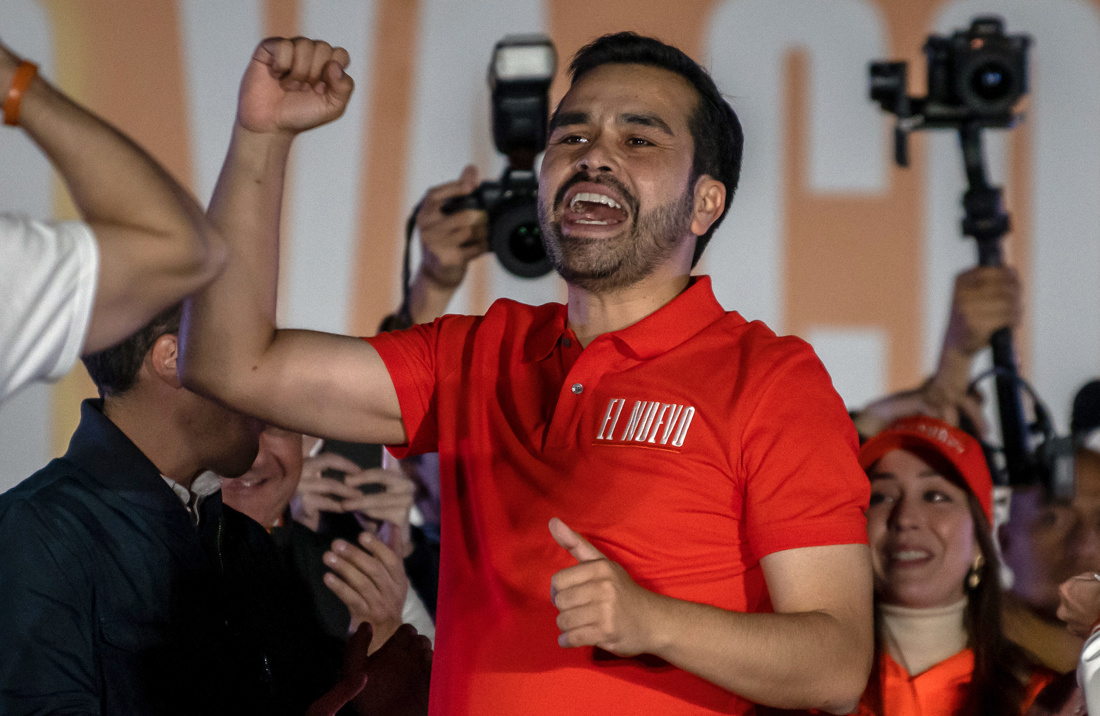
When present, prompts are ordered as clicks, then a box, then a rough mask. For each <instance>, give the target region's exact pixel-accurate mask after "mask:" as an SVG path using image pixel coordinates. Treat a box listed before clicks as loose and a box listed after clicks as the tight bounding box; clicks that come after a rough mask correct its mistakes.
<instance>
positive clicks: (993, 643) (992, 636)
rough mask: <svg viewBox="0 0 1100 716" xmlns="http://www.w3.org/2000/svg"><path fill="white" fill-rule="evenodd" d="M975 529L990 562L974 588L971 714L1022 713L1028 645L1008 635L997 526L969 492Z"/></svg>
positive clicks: (970, 602) (969, 608)
mask: <svg viewBox="0 0 1100 716" xmlns="http://www.w3.org/2000/svg"><path fill="white" fill-rule="evenodd" d="M967 497H968V499H969V502H970V514H971V516H972V517H973V518H974V533H975V536H976V537H977V538H978V545H979V547H981V550H982V556H983V557H984V558H985V563H984V564H983V565H982V568H981V570H980V572H979V574H980V576H981V581H980V582H979V583H978V586H977V587H975V588H974V589H971V590H968V594H967V597H968V599H967V605H966V627H967V632H968V633H969V637H970V648H971V649H973V650H974V675H973V677H972V679H971V681H970V699H969V701H970V704H969V706H968V707H967V708H966V709H965V710H964V711H963V713H967V714H982V715H988V716H994V715H995V714H1018V713H1020V712H1021V709H1022V707H1023V701H1024V695H1025V690H1026V683H1027V679H1028V676H1029V671H1030V669H1029V667H1028V660H1027V658H1026V657H1025V656H1024V653H1023V651H1022V650H1021V649H1020V648H1019V647H1018V646H1016V645H1015V644H1013V643H1012V642H1010V641H1009V640H1008V639H1007V638H1005V635H1004V631H1003V629H1002V628H1001V583H1000V575H1001V561H1000V560H999V559H998V558H997V550H996V547H995V546H994V544H993V530H992V527H991V526H990V524H989V520H988V519H986V516H985V511H984V510H983V509H982V507H981V505H980V504H979V503H978V499H977V498H976V497H975V496H974V495H973V493H971V492H969V491H968V492H967Z"/></svg>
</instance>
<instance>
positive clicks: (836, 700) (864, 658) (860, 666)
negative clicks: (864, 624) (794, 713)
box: [818, 639, 874, 714]
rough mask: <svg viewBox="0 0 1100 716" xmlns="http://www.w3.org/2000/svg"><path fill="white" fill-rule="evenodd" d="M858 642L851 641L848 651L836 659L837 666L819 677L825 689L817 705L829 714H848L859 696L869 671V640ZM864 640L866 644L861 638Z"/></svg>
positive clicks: (856, 704)
mask: <svg viewBox="0 0 1100 716" xmlns="http://www.w3.org/2000/svg"><path fill="white" fill-rule="evenodd" d="M857 641H859V642H860V643H859V644H858V645H851V646H850V648H849V649H848V652H847V653H846V654H845V655H844V656H843V657H842V658H840V659H838V660H837V661H836V664H837V667H836V668H835V669H832V670H829V672H830V673H828V674H827V675H825V676H826V678H825V679H824V680H823V687H824V688H825V689H827V693H826V694H824V699H823V703H822V704H821V705H820V706H819V707H818V708H819V709H820V710H822V711H824V712H826V713H830V714H850V713H853V712H854V711H855V710H856V707H857V706H859V700H860V698H861V697H862V696H863V692H864V691H865V690H866V689H867V678H868V676H870V674H871V662H872V659H873V656H874V654H873V651H874V647H873V644H872V643H870V641H869V640H864V639H859V640H857ZM864 641H868V643H867V644H863V643H862V642H864Z"/></svg>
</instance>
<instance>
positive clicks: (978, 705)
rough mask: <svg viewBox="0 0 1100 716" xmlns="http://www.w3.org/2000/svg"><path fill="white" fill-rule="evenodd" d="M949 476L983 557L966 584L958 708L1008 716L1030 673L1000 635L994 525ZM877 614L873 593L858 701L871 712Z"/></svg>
mask: <svg viewBox="0 0 1100 716" xmlns="http://www.w3.org/2000/svg"><path fill="white" fill-rule="evenodd" d="M949 479H952V480H953V481H954V482H956V483H957V484H959V485H962V486H963V488H964V489H965V490H966V496H967V500H968V505H969V507H970V516H971V518H972V519H973V521H974V536H975V537H976V538H977V541H978V546H979V547H980V548H981V553H982V557H983V559H984V563H983V565H982V567H981V569H980V570H979V574H980V576H981V580H980V581H979V582H978V586H976V587H974V588H973V589H971V588H969V587H968V586H967V587H965V589H966V595H967V604H966V630H967V636H968V640H969V646H970V648H971V649H972V650H973V651H974V673H973V676H972V678H971V681H970V698H969V699H968V702H967V704H966V705H964V706H963V707H962V709H961V710H960V711H959V714H966V715H967V716H970V715H971V714H973V715H975V716H1013V715H1015V714H1020V713H1021V709H1022V707H1023V701H1024V696H1025V690H1026V682H1027V679H1028V676H1029V671H1030V669H1029V666H1028V660H1027V657H1025V656H1024V653H1023V651H1022V650H1021V649H1020V648H1019V647H1018V646H1016V645H1015V644H1013V643H1012V642H1010V641H1008V639H1006V638H1005V636H1004V632H1003V630H1002V629H1001V584H1000V573H1001V562H1000V560H999V559H998V558H997V551H996V549H995V548H994V545H993V530H992V527H991V526H990V524H989V520H988V519H987V518H986V516H985V511H984V510H983V509H982V506H981V504H980V503H979V502H978V499H977V498H976V497H975V496H974V494H973V493H972V492H971V491H970V490H969V488H967V487H966V483H965V482H963V481H962V479H961V478H957V477H956V476H954V475H952V476H951V477H950V478H949ZM881 626H882V623H881V616H880V612H879V609H878V596H877V595H876V596H875V660H874V665H873V666H872V668H871V676H870V679H868V682H867V690H866V691H865V692H864V694H863V698H862V699H861V702H862V703H863V704H864V705H865V706H870V707H871V709H872V710H873V712H874V713H876V714H883V713H885V709H884V707H883V689H882V670H881V655H882V654H883V652H884V651H885V648H886V645H885V644H884V643H883V642H882V637H881V635H882V629H881Z"/></svg>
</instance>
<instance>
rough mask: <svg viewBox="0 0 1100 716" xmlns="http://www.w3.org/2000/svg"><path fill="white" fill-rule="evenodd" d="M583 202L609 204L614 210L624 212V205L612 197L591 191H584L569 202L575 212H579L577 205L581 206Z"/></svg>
mask: <svg viewBox="0 0 1100 716" xmlns="http://www.w3.org/2000/svg"><path fill="white" fill-rule="evenodd" d="M581 202H586V203H588V204H607V205H608V206H610V207H611V208H612V209H618V210H619V211H622V208H623V207H622V205H621V204H619V202H617V201H615V200H614V199H612V198H611V197H609V196H607V195H605V194H594V193H592V192H590V191H582V192H581V193H579V194H577V195H576V196H574V197H573V199H572V200H571V201H570V202H569V208H570V209H572V210H573V211H576V210H577V204H580V203H581ZM592 223H606V222H592Z"/></svg>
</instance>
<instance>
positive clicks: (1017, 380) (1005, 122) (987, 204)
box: [870, 16, 1075, 499]
mask: <svg viewBox="0 0 1100 716" xmlns="http://www.w3.org/2000/svg"><path fill="white" fill-rule="evenodd" d="M1030 45H1031V39H1030V38H1029V37H1028V36H1027V35H1006V34H1005V31H1004V22H1003V21H1002V20H1001V19H1000V18H998V17H991V16H982V17H977V18H975V19H974V20H973V21H972V22H971V24H970V28H969V29H966V30H957V31H955V32H954V33H953V34H952V35H951V36H950V37H943V36H939V35H932V36H930V37H929V38H928V40H927V41H926V42H925V44H924V52H925V54H926V55H927V57H928V94H927V95H926V96H924V97H910V96H909V95H908V93H907V90H906V85H907V78H906V65H905V63H904V62H872V63H871V66H870V71H871V99H872V101H875V102H878V103H879V105H881V106H882V108H883V109H884V110H886V111H887V112H891V113H893V114H895V115H896V116H897V121H896V124H895V125H894V142H895V144H894V151H895V159H896V160H897V163H898V164H900V165H901V166H907V165H908V163H909V153H908V138H909V133H910V132H913V131H916V130H921V129H954V130H956V131H957V132H958V134H959V144H960V147H961V149H962V159H963V165H964V168H965V170H966V179H967V189H966V192H965V193H964V194H963V200H962V205H963V210H964V217H963V221H962V233H963V235H964V236H970V237H972V238H974V239H975V241H976V243H977V248H978V264H979V265H980V266H1001V265H1003V264H1004V260H1003V255H1002V250H1001V242H1002V239H1003V238H1004V236H1005V234H1007V233H1008V231H1009V226H1010V224H1009V217H1008V213H1007V212H1006V211H1005V210H1004V207H1003V202H1002V193H1003V192H1002V190H1001V188H1000V187H997V186H992V185H991V184H990V183H989V182H988V180H987V179H986V171H985V158H984V154H983V150H982V131H983V130H985V129H988V128H991V127H1011V126H1012V125H1013V124H1014V123H1015V121H1016V116H1017V115H1016V112H1015V109H1016V104H1017V103H1018V102H1019V101H1020V99H1021V98H1022V97H1023V96H1024V95H1025V94H1027V91H1028V81H1027V51H1028V47H1029V46H1030ZM990 347H991V348H992V353H993V368H992V369H991V370H989V371H988V372H987V373H985V374H983V376H979V378H976V379H975V383H976V382H977V381H978V380H980V378H982V377H984V376H985V375H991V376H993V377H994V380H995V384H996V395H997V410H998V415H999V418H1000V430H1001V447H1000V449H999V451H997V452H996V457H999V458H1000V459H999V460H993V464H991V468H992V469H993V472H994V480H995V482H996V483H997V484H1000V485H1007V486H1011V487H1026V486H1029V485H1036V484H1038V485H1042V487H1043V488H1044V490H1045V491H1046V493H1047V494H1048V495H1050V496H1052V497H1055V498H1059V499H1065V498H1067V497H1071V496H1072V495H1073V491H1074V465H1073V452H1074V449H1075V442H1074V439H1073V438H1070V437H1059V436H1057V435H1056V434H1055V432H1054V427H1053V424H1052V423H1051V421H1050V418H1049V414H1048V413H1047V410H1046V408H1045V407H1044V406H1043V404H1042V401H1041V400H1039V397H1038V396H1037V395H1036V394H1035V392H1034V390H1032V388H1031V386H1030V385H1029V384H1028V383H1027V381H1026V380H1024V379H1023V378H1022V377H1021V376H1020V373H1019V370H1018V369H1017V367H1016V355H1015V348H1014V346H1013V343H1012V331H1011V330H1010V329H1008V328H1002V329H1000V330H998V331H996V332H994V334H993V336H992V337H991V339H990ZM973 385H974V384H973V383H972V384H971V387H973ZM1021 390H1025V391H1026V392H1027V393H1028V394H1029V396H1030V397H1031V403H1032V411H1033V413H1034V422H1029V421H1028V420H1027V418H1026V417H1025V414H1024V410H1023V405H1022V401H1021V392H1020V391H1021ZM1036 439H1037V440H1036Z"/></svg>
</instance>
